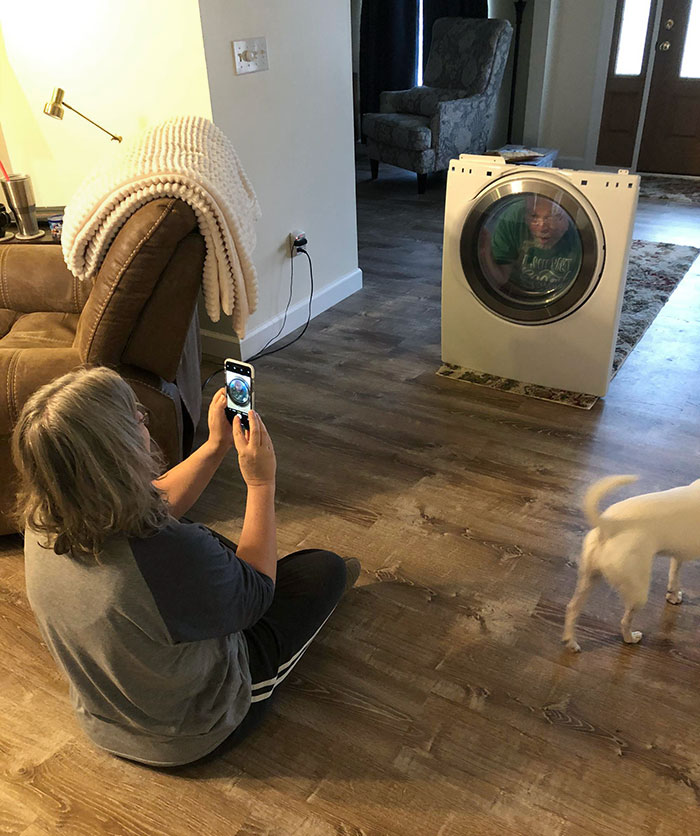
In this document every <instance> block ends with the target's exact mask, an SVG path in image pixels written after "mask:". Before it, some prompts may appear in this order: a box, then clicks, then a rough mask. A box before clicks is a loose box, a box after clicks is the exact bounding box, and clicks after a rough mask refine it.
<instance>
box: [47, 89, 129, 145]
mask: <svg viewBox="0 0 700 836" xmlns="http://www.w3.org/2000/svg"><path fill="white" fill-rule="evenodd" d="M64 96H65V91H64V90H63V89H62V88H61V87H54V91H53V95H52V96H51V101H50V102H46V104H45V105H44V113H45V114H46V115H47V116H51V117H52V118H53V119H63V114H64V112H65V111H64V110H63V108H64V107H67V108H68V110H72V111H73V113H77V114H78V116H82V117H83V119H87V121H88V122H90V124H91V125H94V126H95V127H96V128H99V129H100V130H101V131H104V132H105V133H106V134H109V135H110V136H111V137H112V139H116V141H117V142H121V141H122V137H120V136H115V135H114V134H113V133H110V132H109V131H108V130H107V129H106V128H103V127H102V125H98V124H97V122H93V121H92V119H88V117H87V116H86V115H85V114H84V113H81V112H80V111H79V110H76V109H75V108H74V107H71V106H70V105H69V104H68V102H66V101H64V99H63V97H64Z"/></svg>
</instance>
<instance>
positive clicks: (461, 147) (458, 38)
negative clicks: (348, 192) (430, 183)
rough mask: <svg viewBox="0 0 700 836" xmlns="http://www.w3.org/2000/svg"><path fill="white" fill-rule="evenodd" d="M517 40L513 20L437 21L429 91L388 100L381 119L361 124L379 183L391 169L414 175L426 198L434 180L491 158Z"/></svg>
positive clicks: (369, 116) (368, 116)
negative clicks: (466, 162) (473, 157)
mask: <svg viewBox="0 0 700 836" xmlns="http://www.w3.org/2000/svg"><path fill="white" fill-rule="evenodd" d="M512 34H513V27H512V26H511V25H510V23H509V22H508V21H507V20H484V19H478V20H472V19H471V18H463V17H442V18H440V19H439V20H436V21H435V24H434V25H433V39H432V44H431V47H430V54H429V56H428V63H427V64H426V67H425V77H424V84H423V86H422V87H413V88H412V89H411V90H395V91H391V92H384V93H382V94H381V96H380V104H379V108H380V110H381V113H365V114H364V116H363V119H362V129H363V133H364V135H365V136H366V137H367V153H368V156H369V159H370V164H371V166H372V179H373V180H375V179H376V178H377V176H378V173H379V162H380V161H381V162H385V163H390V164H391V165H397V166H399V167H400V168H407V169H409V170H410V171H415V172H416V174H417V175H418V193H419V194H423V192H424V191H425V185H426V182H427V177H428V174H430V173H432V172H433V171H442V170H444V169H446V168H448V167H449V162H450V160H451V159H453V158H454V157H458V156H459V155H460V154H482V153H483V152H484V151H485V150H486V144H487V142H488V137H489V131H490V130H491V122H492V121H493V114H494V109H495V106H496V97H497V96H498V91H499V88H500V86H501V81H502V80H503V71H504V69H505V65H506V61H507V59H508V50H509V48H510V40H511V36H512Z"/></svg>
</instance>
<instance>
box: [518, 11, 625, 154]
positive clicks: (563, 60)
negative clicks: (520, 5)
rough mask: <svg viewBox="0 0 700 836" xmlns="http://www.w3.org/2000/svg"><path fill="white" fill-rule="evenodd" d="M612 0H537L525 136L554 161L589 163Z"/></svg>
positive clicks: (607, 50)
mask: <svg viewBox="0 0 700 836" xmlns="http://www.w3.org/2000/svg"><path fill="white" fill-rule="evenodd" d="M614 14H615V0H586V2H585V3H582V2H580V0H535V8H534V19H533V34H532V44H531V51H530V67H529V83H528V94H527V110H526V115H525V136H524V141H525V142H526V143H527V144H532V145H542V146H547V147H552V148H558V149H559V159H558V161H557V164H558V165H560V166H568V167H572V168H593V167H594V165H595V154H596V148H597V144H598V133H599V129H600V117H601V113H602V108H603V97H604V93H605V78H606V73H607V65H608V56H609V53H610V44H611V41H612V25H613V20H614Z"/></svg>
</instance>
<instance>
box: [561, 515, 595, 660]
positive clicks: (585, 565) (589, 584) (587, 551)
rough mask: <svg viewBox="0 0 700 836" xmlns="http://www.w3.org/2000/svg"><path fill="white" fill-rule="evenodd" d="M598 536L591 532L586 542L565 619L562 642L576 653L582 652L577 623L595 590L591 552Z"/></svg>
mask: <svg viewBox="0 0 700 836" xmlns="http://www.w3.org/2000/svg"><path fill="white" fill-rule="evenodd" d="M596 542H597V534H595V532H594V531H592V532H589V533H588V535H587V536H586V539H585V540H584V544H583V551H582V554H581V563H580V565H579V568H578V580H577V581H576V589H575V590H574V594H573V597H572V599H571V600H570V601H569V603H568V605H567V607H566V618H565V619H564V634H563V635H562V638H561V640H562V641H563V642H564V644H565V645H566V646H567V647H568V648H569V650H573V652H574V653H580V652H581V646H580V645H579V643H578V642H577V641H576V621H577V620H578V617H579V615H580V614H581V610H582V609H583V605H584V604H585V603H586V599H587V598H588V593H589V592H590V591H591V589H592V588H593V581H594V580H595V575H594V573H593V570H592V567H591V556H590V555H591V552H592V550H593V549H594V548H595V545H594V544H595V543H596Z"/></svg>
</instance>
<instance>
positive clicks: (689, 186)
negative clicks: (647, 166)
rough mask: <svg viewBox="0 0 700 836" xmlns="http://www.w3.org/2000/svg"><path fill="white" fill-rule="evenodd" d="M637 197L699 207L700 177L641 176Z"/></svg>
mask: <svg viewBox="0 0 700 836" xmlns="http://www.w3.org/2000/svg"><path fill="white" fill-rule="evenodd" d="M639 196H640V197H646V198H650V199H651V200H669V201H671V202H672V203H684V204H685V205H686V206H700V177H662V176H661V175H658V174H642V182H641V183H640V186H639Z"/></svg>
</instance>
